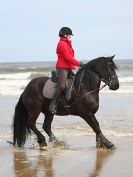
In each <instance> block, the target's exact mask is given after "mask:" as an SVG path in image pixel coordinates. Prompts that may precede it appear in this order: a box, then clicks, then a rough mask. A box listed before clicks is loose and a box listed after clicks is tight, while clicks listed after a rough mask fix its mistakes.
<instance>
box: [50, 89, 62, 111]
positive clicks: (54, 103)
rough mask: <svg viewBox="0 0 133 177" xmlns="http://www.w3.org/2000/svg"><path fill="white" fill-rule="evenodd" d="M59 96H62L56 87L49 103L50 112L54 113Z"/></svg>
mask: <svg viewBox="0 0 133 177" xmlns="http://www.w3.org/2000/svg"><path fill="white" fill-rule="evenodd" d="M61 96H62V92H61V90H60V89H57V91H56V92H55V95H54V98H53V100H52V101H51V103H50V105H49V110H50V112H51V113H52V114H56V109H57V104H58V101H59V99H60V98H61Z"/></svg>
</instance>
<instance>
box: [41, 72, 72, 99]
mask: <svg viewBox="0 0 133 177" xmlns="http://www.w3.org/2000/svg"><path fill="white" fill-rule="evenodd" d="M74 80H75V76H74V73H73V72H72V73H71V74H69V76H68V79H67V81H66V88H65V91H64V97H65V98H66V100H67V101H69V100H70V99H71V93H72V90H73V85H74ZM58 83H59V82H58V74H57V72H56V71H52V76H51V78H49V79H48V80H47V82H46V83H45V85H44V88H43V96H44V97H45V98H49V99H53V97H54V94H55V91H56V89H57V88H58Z"/></svg>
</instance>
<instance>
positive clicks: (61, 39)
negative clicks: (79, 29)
mask: <svg viewBox="0 0 133 177" xmlns="http://www.w3.org/2000/svg"><path fill="white" fill-rule="evenodd" d="M60 41H65V42H67V43H68V44H69V45H72V42H71V41H68V40H67V39H66V38H65V37H61V38H60Z"/></svg>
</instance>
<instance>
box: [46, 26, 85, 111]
mask: <svg viewBox="0 0 133 177" xmlns="http://www.w3.org/2000/svg"><path fill="white" fill-rule="evenodd" d="M72 35H73V34H72V30H71V29H70V28H68V27H62V28H61V29H60V31H59V37H60V41H59V42H58V44H57V48H56V53H57V56H58V60H57V63H56V70H57V73H58V77H59V88H58V89H57V91H56V92H55V95H54V98H53V100H52V101H51V104H50V106H49V109H50V111H51V112H52V113H53V114H56V104H57V101H58V99H59V98H60V97H61V96H62V94H63V92H64V90H65V83H66V80H67V78H68V75H69V74H70V73H71V70H73V69H75V66H80V67H81V68H83V64H82V63H81V62H79V61H78V60H76V59H75V58H74V50H73V48H72V43H71V36H72Z"/></svg>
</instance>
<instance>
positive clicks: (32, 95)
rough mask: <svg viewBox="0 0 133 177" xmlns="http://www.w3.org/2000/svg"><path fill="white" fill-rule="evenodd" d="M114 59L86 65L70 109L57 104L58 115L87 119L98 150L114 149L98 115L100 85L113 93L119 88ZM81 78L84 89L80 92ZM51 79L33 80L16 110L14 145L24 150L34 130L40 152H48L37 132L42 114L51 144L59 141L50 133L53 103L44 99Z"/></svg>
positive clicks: (76, 85)
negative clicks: (46, 84)
mask: <svg viewBox="0 0 133 177" xmlns="http://www.w3.org/2000/svg"><path fill="white" fill-rule="evenodd" d="M113 58H114V56H112V57H100V58H97V59H94V60H91V61H90V62H88V63H87V64H85V67H84V69H79V70H78V72H77V73H76V79H75V82H74V88H75V89H73V91H72V97H71V99H70V101H68V105H69V106H68V107H64V105H63V102H62V100H60V101H59V102H58V105H57V113H56V115H60V116H63V115H75V116H80V117H81V118H82V119H84V120H85V121H86V122H87V124H89V125H90V126H91V128H92V129H93V130H94V132H95V133H96V144H97V147H105V148H108V149H110V148H113V147H114V144H113V143H112V142H110V141H109V140H108V139H107V138H106V137H105V136H104V135H103V133H102V131H101V129H100V126H99V123H98V121H97V120H96V117H95V113H96V112H97V110H98V108H99V90H100V89H101V87H100V84H101V81H103V82H104V83H105V85H108V86H109V89H110V90H117V89H118V88H119V81H118V78H117V75H116V72H115V70H116V69H117V67H116V65H115V63H114V61H113ZM81 76H82V86H81V87H80V90H79V89H77V87H78V86H79V84H81V82H79V80H80V78H81ZM48 79H49V78H48V77H39V78H35V79H33V80H31V81H30V82H29V84H28V85H27V86H26V88H25V90H24V92H23V93H22V95H21V96H20V99H19V101H18V103H17V105H16V108H15V114H14V123H13V144H14V145H15V144H17V145H18V147H22V146H24V144H25V141H26V138H27V136H28V134H30V132H31V130H32V131H33V132H34V133H35V134H36V135H37V139H38V143H39V145H40V148H46V146H47V143H46V140H45V137H44V135H43V134H42V133H41V132H40V131H39V130H38V129H37V128H36V120H37V118H38V117H39V114H40V113H41V112H42V113H43V114H44V116H45V119H44V123H43V126H42V128H43V129H44V131H45V132H46V133H47V134H48V136H49V138H50V139H49V140H50V141H53V142H56V143H59V142H60V141H59V140H58V139H57V138H56V137H55V136H54V134H53V133H52V131H51V123H52V121H53V117H54V115H53V114H52V113H51V112H50V111H49V104H50V102H51V100H50V99H46V98H44V96H43V87H44V85H45V83H46V81H47V80H48Z"/></svg>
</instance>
